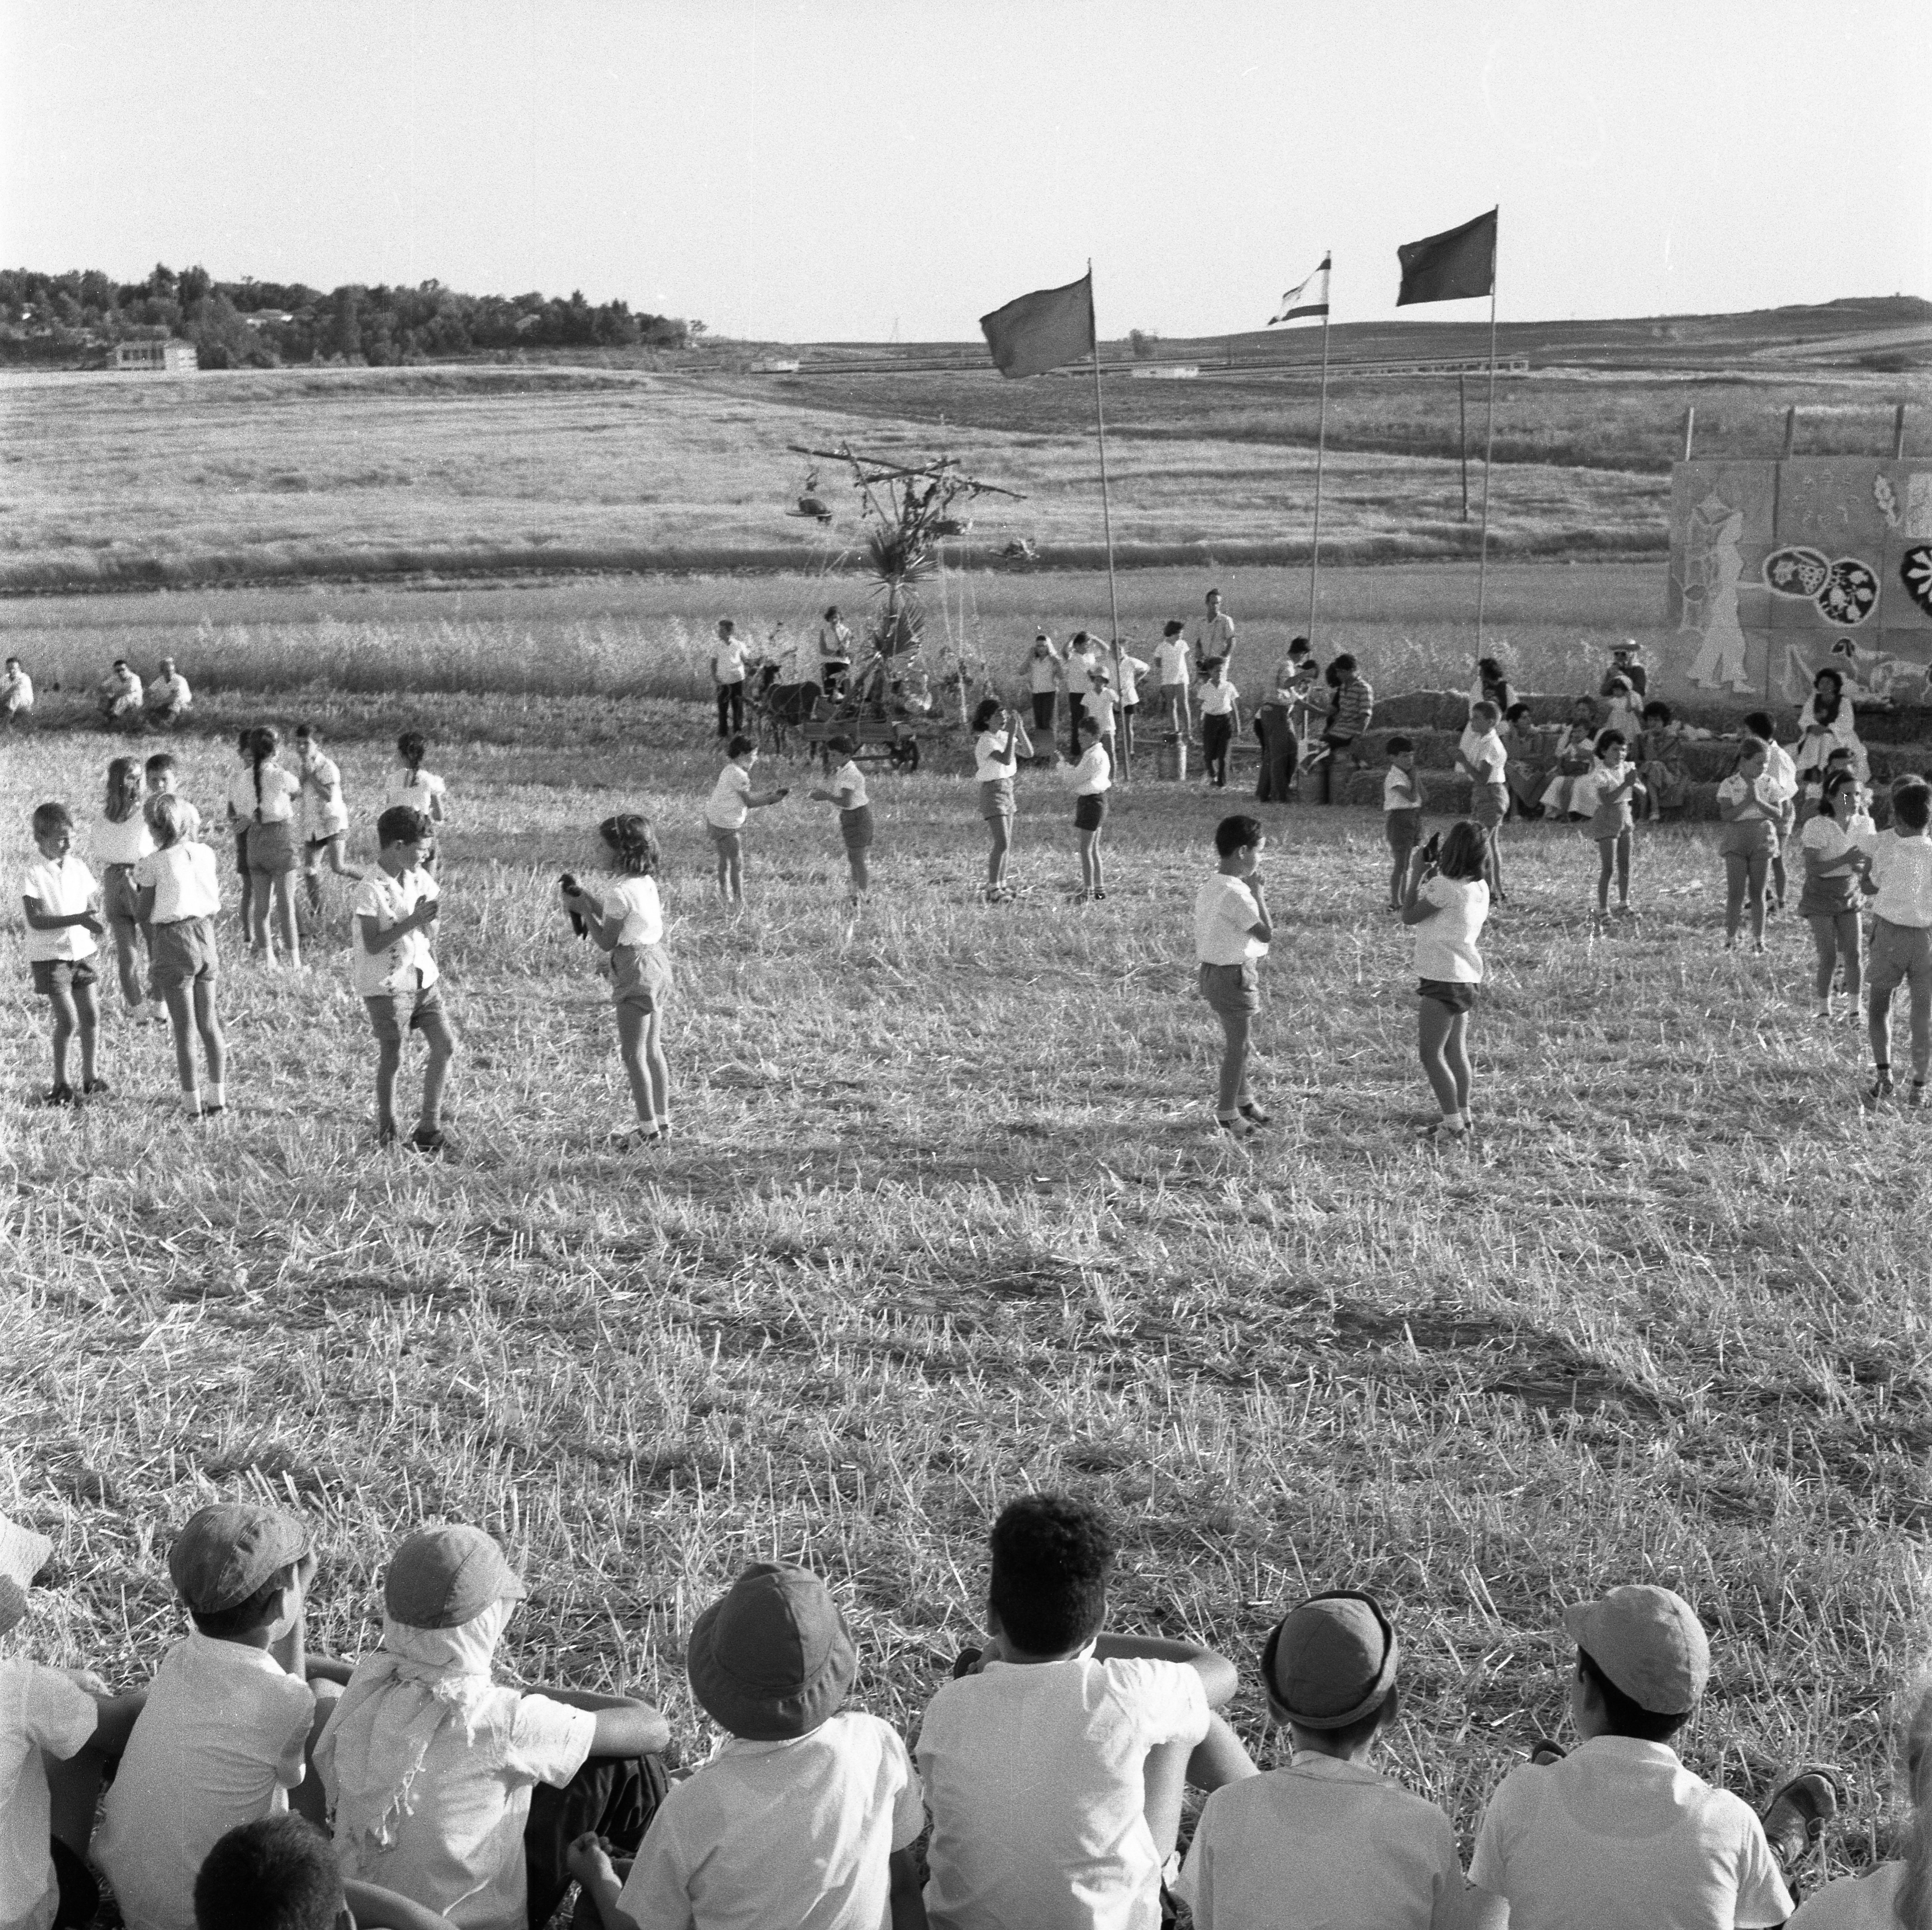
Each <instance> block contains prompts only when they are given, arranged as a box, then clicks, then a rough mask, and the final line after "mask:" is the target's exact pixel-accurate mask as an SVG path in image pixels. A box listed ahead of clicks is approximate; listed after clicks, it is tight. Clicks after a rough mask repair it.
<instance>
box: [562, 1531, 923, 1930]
mask: <svg viewBox="0 0 1932 1930" xmlns="http://www.w3.org/2000/svg"><path fill="white" fill-rule="evenodd" d="M858 1666H859V1661H858V1656H857V1653H856V1651H855V1650H854V1649H853V1646H852V1638H851V1637H850V1635H848V1634H847V1632H846V1628H845V1623H844V1618H843V1617H841V1615H840V1614H839V1612H838V1605H837V1603H836V1602H834V1601H833V1600H832V1593H831V1591H830V1590H829V1589H828V1588H827V1587H826V1585H825V1584H824V1583H823V1581H820V1578H818V1577H817V1575H814V1574H812V1573H811V1572H810V1571H809V1570H808V1569H802V1568H783V1567H779V1566H775V1565H774V1564H773V1563H769V1562H757V1563H754V1564H753V1565H752V1566H751V1567H749V1568H748V1569H745V1572H744V1573H743V1574H742V1575H739V1578H737V1580H736V1581H734V1582H733V1584H731V1587H730V1590H728V1591H727V1593H726V1594H725V1595H724V1597H723V1598H722V1599H721V1600H719V1601H717V1602H713V1603H712V1605H711V1606H710V1607H709V1608H707V1609H706V1610H705V1611H704V1613H703V1614H702V1615H700V1617H698V1618H697V1626H695V1627H694V1629H692V1630H691V1644H690V1647H689V1648H688V1650H687V1652H686V1655H685V1668H686V1671H687V1672H688V1674H689V1676H690V1678H691V1694H692V1695H694V1697H696V1698H697V1701H698V1703H699V1704H700V1706H701V1707H703V1710H704V1711H705V1713H706V1714H707V1715H709V1716H710V1718H711V1719H712V1721H713V1722H715V1723H716V1724H717V1725H718V1727H719V1728H721V1729H722V1730H724V1731H725V1737H724V1742H723V1743H722V1744H721V1746H720V1747H719V1749H718V1752H717V1754H716V1755H714V1756H713V1757H712V1758H711V1760H710V1761H709V1762H708V1763H706V1764H705V1766H704V1767H703V1768H702V1769H700V1770H699V1771H698V1772H697V1774H696V1775H694V1776H691V1778H690V1779H688V1781H685V1782H681V1783H679V1785H677V1786H676V1788H673V1790H672V1791H671V1792H670V1794H669V1795H668V1796H667V1797H665V1799H664V1806H663V1808H662V1809H661V1810H660V1811H659V1812H658V1815H657V1818H656V1820H655V1821H654V1822H653V1823H652V1825H651V1828H650V1833H649V1835H647V1836H646V1837H645V1839H644V1841H643V1846H642V1848H640V1851H638V1854H637V1861H636V1862H635V1863H634V1864H633V1865H632V1866H631V1872H630V1875H629V1876H628V1878H626V1879H625V1881H624V1883H623V1885H622V1889H621V1890H619V1887H618V1880H617V1876H616V1870H615V1869H614V1867H613V1865H612V1863H611V1862H610V1857H609V1856H608V1855H607V1854H606V1852H605V1851H604V1848H603V1846H602V1845H601V1844H600V1843H598V1842H597V1840H596V1839H595V1837H594V1836H586V1837H584V1838H582V1839H580V1840H579V1841H578V1842H576V1843H574V1844H573V1845H571V1857H570V1868H571V1874H572V1875H574V1876H575V1877H576V1878H577V1880H578V1881H580V1883H581V1884H583V1887H584V1890H585V1892H586V1894H587V1895H588V1896H590V1897H591V1899H592V1900H593V1901H594V1902H595V1905H596V1908H597V1911H598V1917H600V1919H601V1921H602V1923H603V1924H604V1930H643V1927H644V1926H651V1927H652V1930H655V1926H659V1925H667V1924H683V1925H685V1926H689V1930H725V1926H731V1930H738V1926H752V1925H760V1926H762V1925H772V1924H781V1923H810V1924H811V1926H813V1930H886V1926H888V1925H893V1924H901V1923H922V1922H923V1921H924V1919H923V1917H922V1916H920V1915H919V1873H918V1871H917V1869H916V1868H915V1866H914V1865H913V1859H912V1846H913V1844H914V1843H915V1842H916V1841H917V1840H918V1838H919V1833H920V1832H921V1831H922V1830H923V1829H924V1828H925V1827H926V1807H925V1803H924V1801H923V1800H922V1795H921V1793H920V1789H919V1778H918V1776H917V1775H916V1773H914V1771H913V1766H912V1761H911V1758H910V1757H909V1756H907V1754H906V1748H905V1745H904V1743H902V1742H901V1741H900V1740H899V1738H898V1735H897V1734H895V1732H894V1731H893V1730H892V1728H890V1727H889V1725H887V1724H886V1723H884V1722H880V1720H879V1719H878V1718H877V1716H868V1715H865V1714H864V1713H861V1712H860V1711H859V1710H847V1708H845V1707H844V1702H845V1698H846V1697H847V1695H849V1694H850V1691H851V1687H852V1678H853V1676H854V1675H855V1674H856V1673H857V1671H858Z"/></svg>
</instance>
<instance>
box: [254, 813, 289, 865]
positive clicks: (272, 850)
mask: <svg viewBox="0 0 1932 1930" xmlns="http://www.w3.org/2000/svg"><path fill="white" fill-rule="evenodd" d="M248 868H249V870H250V871H257V872H260V873H263V874H265V875H266V876H267V877H279V876H280V875H281V874H282V873H283V872H284V871H293V870H294V869H295V868H296V832H295V825H294V822H293V820H291V819H289V818H284V819H283V820H281V822H280V823H278V824H251V826H249V827H248Z"/></svg>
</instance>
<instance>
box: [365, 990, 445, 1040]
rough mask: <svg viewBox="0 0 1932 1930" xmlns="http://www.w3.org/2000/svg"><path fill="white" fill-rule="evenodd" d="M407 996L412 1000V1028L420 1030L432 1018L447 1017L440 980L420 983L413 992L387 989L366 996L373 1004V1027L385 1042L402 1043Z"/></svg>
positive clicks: (371, 1010) (371, 1006)
mask: <svg viewBox="0 0 1932 1930" xmlns="http://www.w3.org/2000/svg"><path fill="white" fill-rule="evenodd" d="M405 999H407V1000H408V1001H409V1002H410V1017H409V1024H410V1029H412V1030H414V1031H420V1030H421V1029H422V1027H423V1026H424V1025H425V1023H427V1022H428V1020H431V1019H440V1018H443V1017H445V1014H444V1011H443V986H442V984H441V982H440V981H438V982H437V984H434V985H424V986H422V987H419V988H418V989H417V990H416V992H414V993H409V992H384V993H380V994H379V995H378V996H376V997H374V998H365V999H363V1001H362V1002H363V1004H364V1005H366V1006H368V1008H369V1026H370V1029H371V1031H372V1032H374V1033H375V1035H376V1036H377V1038H380V1040H381V1041H383V1044H385V1045H400V1044H401V1043H402V1038H403V1004H404V1000H405Z"/></svg>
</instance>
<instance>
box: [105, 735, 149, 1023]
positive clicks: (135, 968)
mask: <svg viewBox="0 0 1932 1930" xmlns="http://www.w3.org/2000/svg"><path fill="white" fill-rule="evenodd" d="M141 790H142V782H141V766H140V762H139V760H138V759H136V758H133V757H116V758H115V760H114V761H113V763H111V764H110V765H109V766H108V767H107V805H106V810H105V813H104V816H103V818H102V820H101V827H100V829H98V831H96V832H95V834H94V856H95V859H96V860H97V861H98V862H99V864H100V865H101V915H102V916H103V917H104V918H105V919H107V928H108V929H109V931H111V932H113V934H114V962H115V966H116V968H117V969H118V972H119V973H120V978H121V997H122V998H124V999H126V1000H127V1009H128V1011H129V1012H130V1013H131V1014H133V1015H134V1016H135V1017H147V1016H148V1010H147V1001H146V996H145V987H144V986H143V984H142V978H143V976H144V974H143V972H142V962H143V958H144V955H145V952H146V950H147V946H146V944H145V934H143V933H142V929H141V927H140V925H139V922H137V921H136V917H135V913H134V883H133V879H134V867H135V866H136V865H138V864H139V862H140V861H141V860H142V859H143V858H145V857H146V856H147V855H148V853H149V852H150V851H151V850H154V838H153V836H152V835H151V833H150V832H149V831H148V821H147V820H146V819H145V817H142V815H141Z"/></svg>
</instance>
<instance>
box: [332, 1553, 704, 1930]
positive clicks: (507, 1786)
mask: <svg viewBox="0 0 1932 1930" xmlns="http://www.w3.org/2000/svg"><path fill="white" fill-rule="evenodd" d="M524 1593H525V1590H524V1588H523V1583H522V1582H521V1581H519V1580H518V1579H517V1575H516V1572H515V1571H514V1569H512V1568H511V1566H510V1564H509V1563H508V1560H505V1557H504V1554H503V1551H502V1549H501V1548H499V1547H498V1546H497V1545H496V1542H493V1540H491V1539H490V1537H489V1536H487V1535H486V1534H485V1533H484V1532H483V1531H482V1530H481V1529H480V1528H472V1527H460V1526H451V1527H439V1528H424V1529H421V1530H418V1531H417V1533H415V1534H413V1535H411V1536H409V1537H408V1538H407V1539H406V1540H405V1541H404V1542H403V1543H402V1544H401V1546H400V1547H398V1549H397V1550H396V1551H395V1554H394V1555H393V1556H392V1557H391V1559H390V1562H389V1573H388V1575H386V1577H385V1578H384V1581H383V1641H382V1645H381V1647H379V1648H377V1650H374V1652H373V1653H371V1654H368V1655H365V1656H363V1657H362V1659H361V1660H360V1661H359V1662H357V1663H356V1670H355V1673H354V1674H353V1675H351V1676H350V1678H349V1686H348V1687H347V1689H345V1690H344V1692H343V1694H342V1698H341V1701H339V1702H338V1704H337V1705H336V1709H335V1714H334V1715H333V1716H332V1717H331V1718H330V1719H329V1726H328V1728H326V1730H325V1731H323V1737H322V1740H321V1741H320V1743H318V1744H317V1747H316V1752H315V1761H316V1768H317V1771H318V1773H320V1776H321V1779H322V1782H323V1787H324V1788H325V1789H326V1791H328V1794H329V1803H330V1806H331V1808H332V1810H333V1812H334V1815H335V1854H336V1856H337V1857H338V1860H340V1863H341V1868H342V1872H343V1875H344V1876H345V1877H348V1878H353V1879H355V1880H356V1881H359V1882H367V1883H376V1884H381V1885H382V1886H383V1887H384V1888H385V1889H387V1890H395V1891H397V1892H398V1893H400V1894H401V1895H402V1896H407V1897H408V1898H409V1899H410V1900H411V1901H412V1902H416V1903H419V1904H421V1905H423V1906H424V1907H425V1908H427V1909H430V1910H433V1911H441V1912H442V1913H443V1915H444V1916H446V1917H448V1918H449V1920H450V1921H451V1922H452V1923H454V1924H456V1925H457V1926H459V1930H525V1926H526V1923H536V1924H542V1923H548V1922H549V1920H550V1915H551V1914H552V1912H553V1911H555V1909H556V1906H557V1905H558V1904H559V1902H561V1901H562V1897H563V1893H564V1892H565V1890H567V1889H568V1887H570V1874H569V1872H568V1869H566V1868H565V1856H566V1854H567V1853H568V1847H569V1845H571V1843H572V1842H575V1841H576V1839H577V1838H578V1837H580V1836H582V1835H583V1834H584V1833H585V1832H586V1831H589V1832H591V1833H594V1834H595V1835H597V1836H601V1837H602V1838H604V1840H605V1841H606V1842H609V1843H610V1844H611V1845H613V1847H614V1848H617V1849H619V1851H622V1853H623V1854H630V1853H631V1852H633V1851H635V1849H636V1848H637V1845H638V1843H639V1842H640V1841H641V1840H642V1839H643V1833H644V1828H645V1826H646V1824H648V1823H649V1821H650V1819H651V1818H652V1815H653V1814H654V1813H655V1810H656V1808H657V1806H658V1803H659V1802H661V1800H662V1799H663V1795H664V1789H665V1787H666V1779H665V1776H664V1765H663V1764H662V1762H661V1760H660V1759H659V1758H660V1757H661V1752H662V1751H663V1750H664V1747H665V1746H666V1745H667V1743H669V1742H670V1725H668V1724H667V1723H666V1722H665V1721H664V1718H663V1717H662V1716H661V1715H659V1714H658V1712H657V1710H655V1709H654V1708H652V1707H651V1705H650V1704H649V1703H647V1702H643V1701H637V1699H635V1698H632V1697H629V1696H622V1695H590V1694H587V1693H585V1692H583V1691H580V1690H574V1689H557V1688H553V1687H550V1686H548V1685H545V1686H543V1687H542V1688H541V1689H538V1690H537V1691H535V1692H531V1693H528V1694H526V1693H525V1692H523V1691H521V1690H518V1689H508V1688H502V1687H499V1686H498V1685H497V1684H496V1683H495V1682H494V1681H493V1680H492V1678H491V1673H490V1671H491V1663H492V1661H493V1658H494V1656H495V1654H496V1647H497V1644H498V1643H499V1641H501V1640H502V1635H503V1632H504V1630H505V1628H506V1627H507V1626H508V1623H509V1620H510V1616H511V1612H512V1611H514V1608H515V1607H516V1605H517V1603H518V1602H520V1601H521V1600H522V1599H523V1595H524ZM539 1784H541V1785H544V1788H543V1790H542V1791H541V1792H538V1794H536V1795H535V1796H534V1797H533V1794H532V1792H533V1791H536V1787H537V1785H539Z"/></svg>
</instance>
